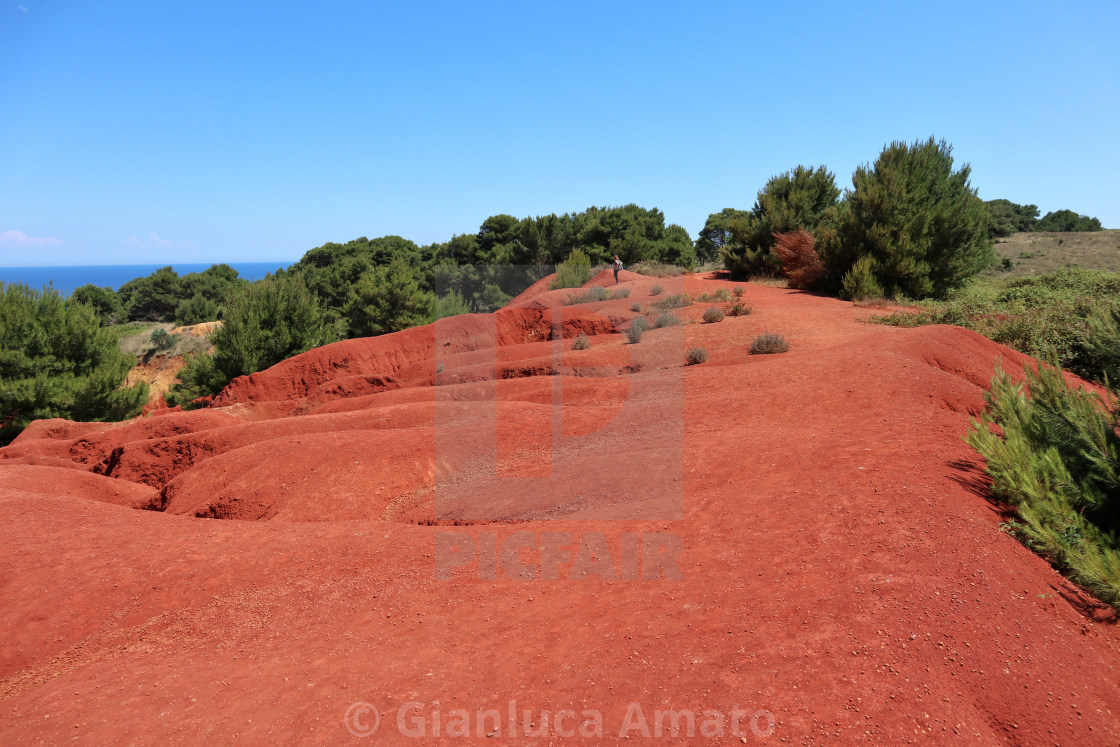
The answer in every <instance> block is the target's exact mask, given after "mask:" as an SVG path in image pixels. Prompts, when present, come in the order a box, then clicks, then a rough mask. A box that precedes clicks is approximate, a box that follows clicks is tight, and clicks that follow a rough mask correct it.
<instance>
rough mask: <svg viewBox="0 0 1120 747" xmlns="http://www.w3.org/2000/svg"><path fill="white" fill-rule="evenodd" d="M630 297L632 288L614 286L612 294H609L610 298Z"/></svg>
mask: <svg viewBox="0 0 1120 747" xmlns="http://www.w3.org/2000/svg"><path fill="white" fill-rule="evenodd" d="M629 297H630V289H629V288H613V289H611V291H610V296H609V298H629Z"/></svg>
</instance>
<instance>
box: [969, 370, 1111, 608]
mask: <svg viewBox="0 0 1120 747" xmlns="http://www.w3.org/2000/svg"><path fill="white" fill-rule="evenodd" d="M1025 382H1026V385H1027V388H1028V389H1029V390H1030V397H1029V398H1028V397H1027V396H1026V394H1025V393H1024V390H1023V387H1022V386H1020V385H1016V384H1014V383H1012V381H1011V379H1010V377H1009V376H1007V374H1006V373H1004V372H1003V371H1002V370H997V371H996V375H995V377H994V378H993V379H992V386H991V390H990V391H989V392H988V393H987V394H986V395H985V399H986V400H987V403H988V412H986V413H984V414H982V415H981V416H980V419H979V420H976V421H973V423H972V429H971V430H970V431H969V434H968V442H969V444H971V445H972V446H973V448H975V449H976V450H977V451H979V452H980V453H981V454H982V455H983V456H984V458H985V459H986V460H987V466H986V469H987V472H988V474H989V475H990V476H991V478H992V492H993V493H994V494H995V495H996V496H997V497H999V498H1002V499H1004V500H1006V501H1007V502H1008V503H1010V504H1011V505H1012V506H1014V507H1015V508H1016V510H1017V513H1018V520H1017V521H1015V522H1012V524H1011V528H1012V530H1013V531H1014V533H1015V534H1016V535H1017V536H1019V537H1020V538H1021V539H1022V540H1023V541H1024V542H1025V544H1026V545H1027V546H1028V547H1030V548H1031V549H1033V550H1035V551H1036V552H1038V553H1039V554H1040V555H1042V556H1043V557H1044V558H1046V559H1047V560H1049V561H1050V562H1051V563H1053V564H1054V565H1055V566H1057V567H1058V568H1059V569H1061V570H1062V571H1063V572H1064V573H1066V574H1067V575H1068V576H1069V577H1070V578H1071V579H1073V580H1074V581H1075V582H1077V583H1078V584H1081V585H1082V586H1084V587H1085V588H1086V589H1088V590H1089V591H1091V592H1092V593H1093V594H1095V595H1097V596H1098V597H1099V598H1100V599H1101V600H1103V601H1104V602H1107V603H1108V604H1110V605H1112V607H1113V608H1114V609H1116V610H1118V611H1120V537H1118V535H1117V530H1120V435H1117V428H1120V420H1118V418H1117V413H1116V411H1115V410H1114V409H1113V411H1111V412H1110V411H1109V409H1108V408H1106V407H1105V406H1104V403H1102V402H1101V400H1100V399H1099V397H1097V396H1096V395H1095V394H1092V393H1089V392H1086V391H1084V390H1077V391H1072V390H1070V389H1069V388H1068V387H1067V386H1066V383H1065V380H1064V378H1063V377H1062V373H1061V370H1060V369H1057V368H1047V367H1040V368H1039V369H1038V370H1035V371H1032V370H1029V369H1028V370H1027V371H1026V376H1025ZM1111 404H1112V405H1113V406H1115V401H1113V402H1112V403H1111ZM995 426H998V427H999V431H998V432H997V431H996V430H995Z"/></svg>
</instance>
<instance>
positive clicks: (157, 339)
mask: <svg viewBox="0 0 1120 747" xmlns="http://www.w3.org/2000/svg"><path fill="white" fill-rule="evenodd" d="M151 340H152V345H153V346H155V349H156V350H157V351H158V350H167V349H168V348H170V347H171V346H172V345H174V344H175V340H174V338H172V337H171V335H170V334H169V333H168V331H167V330H166V329H164V328H163V327H156V328H155V329H153V330H152V336H151Z"/></svg>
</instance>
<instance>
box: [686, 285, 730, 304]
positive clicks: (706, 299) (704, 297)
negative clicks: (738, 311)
mask: <svg viewBox="0 0 1120 747" xmlns="http://www.w3.org/2000/svg"><path fill="white" fill-rule="evenodd" d="M693 300H695V301H699V302H700V303H712V302H715V301H730V300H731V291H729V290H727V288H717V289H716V290H713V291H704V292H703V293H701V294H700V295H699V296H697V297H696V298H695V299H693Z"/></svg>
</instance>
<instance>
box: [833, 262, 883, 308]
mask: <svg viewBox="0 0 1120 747" xmlns="http://www.w3.org/2000/svg"><path fill="white" fill-rule="evenodd" d="M840 297H841V298H843V299H845V300H847V301H866V300H868V299H871V298H882V297H883V288H882V286H880V285H879V282H878V281H877V280H876V279H875V259H874V258H873V257H871V256H870V255H867V256H863V257H860V258H859V259H857V260H856V263H855V264H854V265H852V269H850V270H848V273H847V274H846V275H844V280H843V281H842V282H841V284H840Z"/></svg>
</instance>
